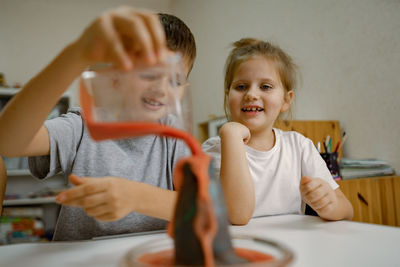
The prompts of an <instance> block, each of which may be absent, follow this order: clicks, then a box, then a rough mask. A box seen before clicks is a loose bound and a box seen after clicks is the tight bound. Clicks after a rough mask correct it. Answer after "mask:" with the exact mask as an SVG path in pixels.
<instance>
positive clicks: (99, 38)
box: [76, 7, 166, 70]
mask: <svg viewBox="0 0 400 267" xmlns="http://www.w3.org/2000/svg"><path fill="white" fill-rule="evenodd" d="M165 43H166V41H165V33H164V29H163V27H162V25H161V23H160V21H159V18H158V15H157V14H156V13H153V12H150V11H148V10H144V9H134V8H130V7H120V8H117V9H115V10H112V11H110V12H107V13H104V14H102V15H101V16H99V17H98V18H97V19H95V20H94V21H93V22H92V24H91V25H89V27H88V28H87V29H86V30H85V31H84V32H83V34H82V35H81V36H80V38H79V39H78V40H77V42H76V44H77V45H78V47H80V51H81V56H82V58H83V59H84V60H85V61H87V63H88V65H91V64H95V63H99V62H111V63H113V64H115V65H116V66H117V67H119V68H121V69H124V70H130V69H131V68H132V67H134V66H135V65H138V64H154V63H156V62H160V61H162V60H163V58H164V55H165V51H166V44H165Z"/></svg>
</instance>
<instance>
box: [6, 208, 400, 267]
mask: <svg viewBox="0 0 400 267" xmlns="http://www.w3.org/2000/svg"><path fill="white" fill-rule="evenodd" d="M231 232H232V233H233V234H252V235H256V236H258V237H264V238H268V239H272V240H276V241H278V242H280V243H282V244H284V245H286V246H287V247H289V248H290V249H291V250H292V251H293V252H294V253H295V259H294V261H293V263H292V265H291V266H293V267H310V266H311V267H312V266H318V267H329V266H334V267H339V266H340V267H343V266H351V267H355V266H362V267H367V266H374V267H375V266H384V267H391V266H393V267H394V266H400V228H399V227H390V226H381V225H374V224H365V223H356V222H349V221H338V222H327V221H323V220H321V219H320V218H318V217H313V216H304V215H283V216H271V217H263V218H256V219H252V220H251V221H250V223H249V224H248V225H246V226H233V227H231ZM164 235H166V234H165V233H157V234H151V235H136V236H128V237H119V238H110V239H104V240H91V241H76V242H50V243H34V244H32V243H30V244H16V245H7V246H0V266H4V267H5V266H7V267H14V266H15V267H17V266H18V267H21V266H41V267H45V266H52V267H53V266H57V267H58V266H68V267H71V266H77V267H79V266H97V267H100V266H118V263H119V261H120V259H121V257H122V256H123V255H124V254H125V253H126V252H127V251H128V250H129V249H131V248H132V247H134V246H136V245H139V244H141V243H142V242H144V241H146V240H149V239H157V238H160V237H163V236H164Z"/></svg>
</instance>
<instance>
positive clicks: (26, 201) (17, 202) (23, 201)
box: [3, 197, 57, 207]
mask: <svg viewBox="0 0 400 267" xmlns="http://www.w3.org/2000/svg"><path fill="white" fill-rule="evenodd" d="M41 204H57V202H56V197H38V198H20V199H8V200H4V202H3V206H4V207H9V206H21V205H23V206H26V205H41Z"/></svg>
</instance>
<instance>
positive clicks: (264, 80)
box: [228, 57, 293, 132]
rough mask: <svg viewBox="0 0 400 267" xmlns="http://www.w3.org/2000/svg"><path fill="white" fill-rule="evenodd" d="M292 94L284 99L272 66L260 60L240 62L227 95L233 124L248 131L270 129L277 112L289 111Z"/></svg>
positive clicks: (258, 58)
mask: <svg viewBox="0 0 400 267" xmlns="http://www.w3.org/2000/svg"><path fill="white" fill-rule="evenodd" d="M292 98H293V91H289V92H288V93H286V96H285V89H284V88H283V85H282V82H281V79H280V77H279V74H278V72H277V71H276V68H275V66H274V64H273V63H272V62H271V61H270V60H268V59H266V58H263V57H254V58H250V59H248V60H246V61H244V62H242V63H241V64H240V65H239V66H238V67H237V69H236V71H235V72H234V75H233V80H232V84H231V87H230V89H229V93H228V99H229V111H230V114H231V117H232V120H233V121H236V122H239V123H242V124H244V125H245V126H247V127H248V128H249V130H250V131H251V132H260V131H263V130H269V129H272V127H273V124H274V122H275V120H276V119H277V118H278V116H279V114H280V113H281V112H284V111H286V110H288V109H289V107H290V104H291V102H292Z"/></svg>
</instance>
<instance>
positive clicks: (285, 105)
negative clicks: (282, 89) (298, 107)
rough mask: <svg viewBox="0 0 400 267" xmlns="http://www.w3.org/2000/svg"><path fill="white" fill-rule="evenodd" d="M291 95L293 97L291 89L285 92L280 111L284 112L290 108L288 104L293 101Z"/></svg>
mask: <svg viewBox="0 0 400 267" xmlns="http://www.w3.org/2000/svg"><path fill="white" fill-rule="evenodd" d="M293 97H294V92H293V91H289V92H287V93H286V94H285V97H284V99H283V105H282V108H281V112H285V111H287V110H288V109H289V108H290V105H291V104H292V101H293Z"/></svg>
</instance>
